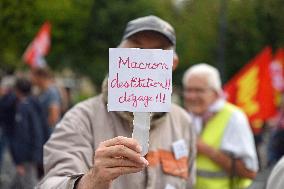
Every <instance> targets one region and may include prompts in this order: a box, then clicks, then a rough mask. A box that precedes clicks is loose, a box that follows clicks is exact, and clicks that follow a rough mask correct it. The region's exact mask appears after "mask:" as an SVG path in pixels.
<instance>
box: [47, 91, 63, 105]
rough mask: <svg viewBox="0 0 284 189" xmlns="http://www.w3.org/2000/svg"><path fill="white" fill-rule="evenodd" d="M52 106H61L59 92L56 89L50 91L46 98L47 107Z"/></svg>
mask: <svg viewBox="0 0 284 189" xmlns="http://www.w3.org/2000/svg"><path fill="white" fill-rule="evenodd" d="M54 104H55V105H57V106H60V104H61V98H60V92H59V90H58V89H57V88H56V87H53V88H51V89H50V91H49V98H48V106H51V105H54Z"/></svg>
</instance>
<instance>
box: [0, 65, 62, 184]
mask: <svg viewBox="0 0 284 189" xmlns="http://www.w3.org/2000/svg"><path fill="white" fill-rule="evenodd" d="M60 91H61V89H60V88H59V87H58V86H57V85H56V84H55V82H54V78H53V76H52V73H51V71H50V70H49V69H48V68H34V69H32V70H31V71H30V74H29V75H26V76H24V75H23V74H19V76H14V75H12V74H8V75H6V76H4V77H3V78H2V79H1V96H0V125H1V128H0V129H1V139H0V143H1V146H0V160H1V161H0V163H1V164H2V159H3V153H4V149H5V147H6V148H8V149H9V152H10V154H11V157H12V160H13V163H14V164H15V168H16V175H15V177H14V179H13V180H12V183H11V188H13V189H14V188H33V187H34V186H35V185H36V183H37V182H38V180H39V179H40V178H41V177H42V176H43V174H44V173H43V145H44V144H45V142H46V141H47V140H48V139H49V137H50V135H51V133H52V131H53V129H54V127H55V125H56V123H57V122H58V121H59V120H60V118H61V117H62V114H63V113H64V111H65V110H66V109H65V107H64V106H63V103H62V102H63V100H62V99H63V97H64V96H63V95H62V94H61V93H62V92H60ZM1 164H0V166H3V165H1Z"/></svg>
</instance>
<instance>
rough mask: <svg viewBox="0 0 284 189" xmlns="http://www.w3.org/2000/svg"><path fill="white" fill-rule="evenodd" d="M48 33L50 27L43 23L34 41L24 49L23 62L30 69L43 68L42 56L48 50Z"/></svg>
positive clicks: (47, 23) (48, 24)
mask: <svg viewBox="0 0 284 189" xmlns="http://www.w3.org/2000/svg"><path fill="white" fill-rule="evenodd" d="M50 31H51V25H50V23H49V22H45V23H44V24H43V25H42V27H41V28H40V30H39V32H38V33H37V35H36V37H35V38H34V40H33V41H32V42H31V43H30V44H29V46H28V48H27V49H26V51H25V53H24V55H23V60H24V61H25V62H26V63H27V64H28V65H29V66H31V67H42V66H45V64H46V63H45V60H44V56H46V55H47V53H48V51H49V49H50Z"/></svg>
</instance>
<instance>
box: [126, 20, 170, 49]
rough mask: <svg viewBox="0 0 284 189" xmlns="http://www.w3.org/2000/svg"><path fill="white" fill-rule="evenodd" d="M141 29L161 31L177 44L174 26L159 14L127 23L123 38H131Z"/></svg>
mask: <svg viewBox="0 0 284 189" xmlns="http://www.w3.org/2000/svg"><path fill="white" fill-rule="evenodd" d="M141 31H155V32H158V33H161V34H162V35H164V36H165V37H166V38H168V39H169V41H170V42H171V43H172V44H173V45H174V46H175V45H176V34H175V30H174V28H173V27H172V26H171V25H170V24H169V23H168V22H166V21H164V20H162V19H161V18H159V17H157V16H153V15H150V16H145V17H140V18H137V19H134V20H131V21H129V22H128V23H127V26H126V28H125V31H124V34H123V38H122V40H125V39H127V38H129V37H130V36H132V35H134V34H136V33H138V32H141Z"/></svg>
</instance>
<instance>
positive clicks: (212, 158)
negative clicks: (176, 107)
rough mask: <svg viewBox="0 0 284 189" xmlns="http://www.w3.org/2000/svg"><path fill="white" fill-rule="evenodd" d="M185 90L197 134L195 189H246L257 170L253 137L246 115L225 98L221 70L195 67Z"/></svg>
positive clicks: (187, 76)
mask: <svg viewBox="0 0 284 189" xmlns="http://www.w3.org/2000/svg"><path fill="white" fill-rule="evenodd" d="M248 85H249V84H248ZM183 87H184V103H185V104H184V105H185V108H186V110H187V111H188V112H189V113H190V114H191V115H192V118H193V123H194V125H195V130H196V133H197V135H198V140H197V150H198V154H197V159H196V168H197V180H196V185H195V189H243V188H246V187H247V186H249V185H250V183H251V180H252V179H253V178H254V177H255V176H256V172H257V171H258V160H257V155H256V149H255V144H254V139H253V134H252V131H251V129H250V126H249V123H248V120H247V117H246V116H245V114H244V113H243V112H242V111H241V110H240V109H239V108H237V107H236V106H234V105H232V104H230V103H229V102H227V101H226V100H225V99H224V98H223V96H224V95H223V93H222V88H221V79H220V74H219V72H218V70H217V69H216V68H214V67H212V66H210V65H208V64H204V63H201V64H197V65H194V66H192V67H190V68H189V69H188V70H186V72H185V74H184V76H183ZM248 87H249V86H248Z"/></svg>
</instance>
